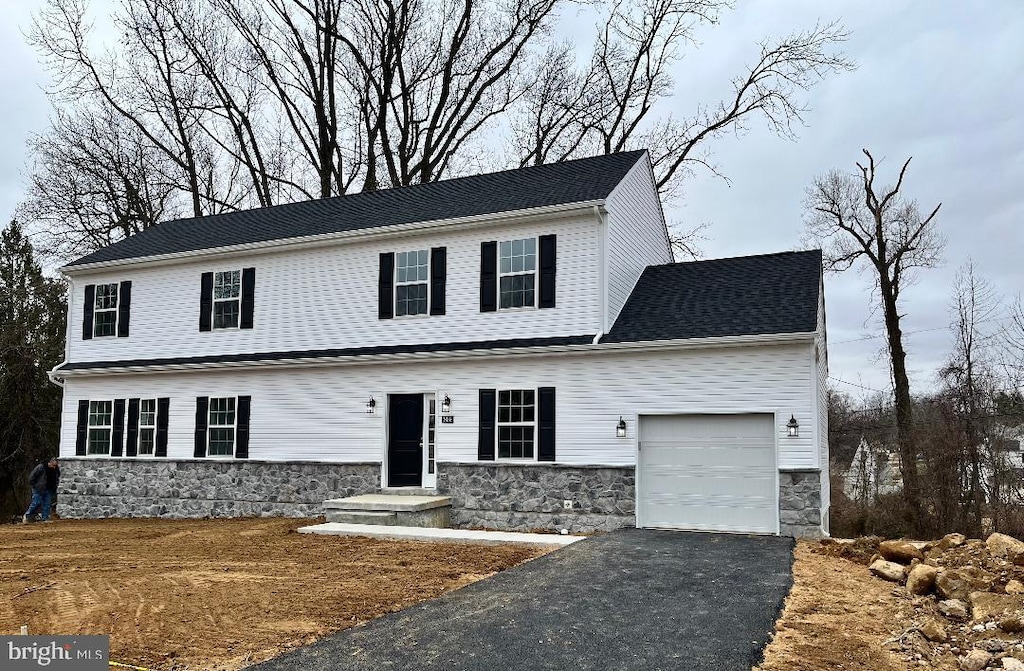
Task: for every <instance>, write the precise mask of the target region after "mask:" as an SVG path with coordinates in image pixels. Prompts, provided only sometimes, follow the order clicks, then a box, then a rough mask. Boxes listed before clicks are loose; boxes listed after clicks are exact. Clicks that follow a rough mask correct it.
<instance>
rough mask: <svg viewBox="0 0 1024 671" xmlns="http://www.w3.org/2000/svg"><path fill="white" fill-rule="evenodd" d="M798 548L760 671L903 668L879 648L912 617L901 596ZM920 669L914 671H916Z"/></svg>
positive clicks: (847, 566)
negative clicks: (783, 604) (790, 581)
mask: <svg viewBox="0 0 1024 671" xmlns="http://www.w3.org/2000/svg"><path fill="white" fill-rule="evenodd" d="M817 547H818V544H817V543H812V542H800V543H798V544H797V546H796V563H795V564H794V566H793V590H792V591H791V592H790V595H789V597H787V599H786V608H785V610H784V611H783V614H782V618H780V619H779V621H778V622H776V623H775V630H776V631H775V638H774V639H773V640H772V642H771V643H770V644H769V645H768V648H767V650H765V658H764V663H763V664H761V666H760V667H757V668H758V669H760V670H761V671H833V670H835V669H841V670H843V671H854V670H857V671H898V670H899V671H902V670H903V669H906V668H908V667H907V665H906V664H905V663H904V662H903V661H902V660H901V659H900V658H899V657H898V656H897V655H895V654H893V653H891V652H889V651H888V650H886V649H885V647H884V646H883V643H884V642H885V641H886V640H888V639H889V638H890V637H892V636H894V635H897V634H899V633H900V632H901V631H902V630H903V629H904V628H905V627H906V626H907V625H906V623H907V622H908V621H909V620H910V619H911V618H912V617H913V610H914V609H913V606H912V604H911V600H910V598H909V597H908V596H906V594H905V592H902V591H901V590H899V589H896V588H895V586H894V585H893V584H891V583H885V582H882V581H880V580H878V579H877V578H875V577H874V576H872V575H871V574H870V573H869V572H868V569H867V567H866V566H862V565H859V564H856V563H854V562H851V561H848V560H847V559H842V558H839V557H835V556H827V555H824V554H821V553H820V552H818V551H816V550H817ZM915 668H919V667H915Z"/></svg>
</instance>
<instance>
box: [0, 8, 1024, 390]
mask: <svg viewBox="0 0 1024 671" xmlns="http://www.w3.org/2000/svg"><path fill="white" fill-rule="evenodd" d="M39 4H40V3H39V2H38V0H0V91H2V94H0V95H2V99H0V103H2V104H0V218H2V220H3V221H7V220H9V219H10V217H11V215H12V213H13V211H14V208H15V206H16V204H17V202H18V200H19V199H20V197H21V193H22V189H23V187H24V183H23V175H24V171H25V162H26V152H25V141H26V138H27V137H28V135H29V134H30V133H32V132H38V131H42V130H43V129H44V128H45V124H46V120H47V115H48V113H49V107H48V102H47V100H46V97H45V96H44V94H43V87H44V86H45V84H46V82H45V79H44V78H43V75H42V73H41V71H40V68H39V66H38V64H37V62H36V54H35V53H34V52H33V51H32V50H31V49H30V48H29V47H28V46H26V45H25V42H24V38H23V32H24V31H25V30H26V29H27V26H28V22H29V17H30V13H31V12H32V11H33V10H34V9H35V8H37V7H38V6H39ZM94 4H95V3H94ZM836 18H838V19H841V20H842V21H843V22H844V24H845V25H846V27H847V28H849V29H850V30H851V31H852V36H851V39H850V41H849V42H848V43H847V45H846V47H845V51H846V53H847V54H848V55H849V56H850V57H851V58H853V59H854V60H855V61H856V62H857V63H858V66H859V67H858V69H857V70H856V71H855V72H851V73H845V74H841V75H838V76H835V77H833V78H831V79H830V80H828V81H826V82H825V83H824V84H822V85H820V86H819V87H817V88H815V89H814V90H812V91H811V92H810V94H809V95H808V99H807V102H808V103H809V105H810V107H811V111H810V112H809V113H808V114H807V115H806V121H807V124H808V125H807V127H806V128H802V129H800V130H799V139H798V140H797V141H788V140H783V139H780V138H778V137H776V136H774V135H773V134H771V133H770V132H768V131H767V129H765V128H762V127H759V126H754V127H753V128H752V129H751V131H750V132H749V133H747V134H745V135H743V136H741V137H736V138H728V139H727V140H726V141H724V142H720V143H718V144H716V145H715V146H714V153H715V160H716V162H717V164H718V166H719V167H720V168H721V170H722V171H723V172H724V173H725V174H726V175H727V176H728V177H729V178H730V180H731V183H729V184H726V183H725V182H724V181H722V180H720V179H718V178H714V177H711V176H699V177H697V178H696V179H694V180H691V181H690V182H688V183H687V184H686V185H685V187H684V194H683V197H682V198H681V199H680V200H679V202H677V203H674V204H673V205H672V206H671V207H669V208H668V211H667V215H668V217H669V218H670V219H672V220H674V221H680V222H684V223H685V224H687V225H693V224H695V223H700V222H709V223H710V224H711V226H710V228H709V230H708V232H707V236H708V238H709V239H708V240H706V241H705V242H704V243H703V245H702V246H703V249H704V251H705V255H706V256H707V257H709V258H711V257H721V256H736V255H743V254H759V253H765V252H774V251H781V250H787V249H795V248H798V247H800V246H801V245H802V233H803V222H802V219H803V208H802V200H803V193H804V189H805V187H806V186H807V185H808V184H810V183H811V181H812V180H813V178H814V176H815V175H816V174H819V173H821V172H824V171H827V170H829V169H831V168H843V169H851V170H852V169H853V168H854V162H855V161H857V160H859V159H860V158H861V154H860V150H861V148H862V147H866V148H868V149H870V150H871V151H872V152H873V153H874V154H875V156H876V159H877V158H882V159H884V161H883V162H882V169H883V171H885V172H886V173H887V174H891V175H893V176H894V175H895V172H894V171H897V170H898V169H899V165H900V164H901V163H902V161H903V160H905V159H906V158H907V157H910V156H913V157H914V161H913V163H912V164H911V169H910V171H909V176H908V178H907V180H906V183H905V192H906V193H907V194H908V195H911V196H913V197H914V198H916V199H917V200H918V201H919V202H920V203H921V205H922V208H929V209H930V208H931V207H933V206H934V205H935V204H937V203H939V202H941V203H942V210H941V213H940V216H939V225H940V228H941V230H942V232H943V234H944V235H945V237H946V238H947V240H948V245H947V248H946V252H945V262H944V264H943V266H942V267H941V268H937V269H934V270H928V271H923V272H922V274H921V281H920V282H919V283H918V284H917V286H915V287H914V288H912V289H910V290H908V291H907V292H906V294H905V297H904V298H905V302H904V305H903V311H904V312H905V313H906V319H905V323H904V331H905V332H907V333H908V335H907V347H908V350H909V355H908V366H909V368H910V373H911V381H912V384H913V385H914V387H915V388H916V389H917V390H918V391H924V390H926V389H928V388H930V387H931V386H932V385H934V383H935V370H936V369H937V368H938V366H939V365H941V362H942V360H943V359H944V357H945V356H946V353H947V352H948V349H949V342H950V336H949V332H948V330H947V325H948V323H949V308H948V306H949V293H950V287H951V285H952V281H953V277H954V275H955V273H956V270H957V268H958V267H959V266H960V265H961V264H963V263H964V262H966V261H967V260H968V258H973V259H974V261H975V262H976V263H977V266H978V269H979V270H980V272H981V274H983V275H984V276H985V277H986V278H988V279H989V280H990V281H991V282H992V283H993V284H994V285H995V286H996V288H997V289H998V290H999V291H1001V292H1002V293H1003V294H1005V295H1007V296H1012V295H1016V294H1017V293H1019V292H1021V291H1022V290H1024V269H1022V268H1024V263H1022V258H1021V257H1022V253H1024V229H1022V227H1021V224H1024V121H1022V118H1024V115H1022V113H1021V110H1022V109H1024V46H1022V44H1024V43H1022V36H1024V3H1022V2H1020V1H1019V0H985V1H976V2H967V1H961V2H955V1H953V0H942V1H940V0H935V1H932V0H918V1H911V0H905V1H898V0H896V1H894V0H885V1H884V2H883V1H881V0H875V1H868V2H865V1H864V0H830V1H829V2H820V0H754V1H751V2H741V3H740V6H739V8H738V9H736V10H735V11H732V12H729V13H727V14H725V15H724V17H723V21H722V22H721V24H720V25H719V26H715V27H713V28H710V29H707V30H704V31H702V32H701V34H700V38H701V42H702V44H701V46H700V48H699V49H698V50H696V51H691V52H689V53H688V54H687V56H686V57H685V58H684V60H683V61H682V62H681V63H680V64H679V65H678V67H677V84H678V86H677V91H678V92H677V94H676V96H675V97H674V99H673V100H672V101H670V103H669V104H670V106H671V107H672V108H673V109H678V112H679V113H686V112H687V111H688V110H690V109H692V105H693V104H694V102H695V101H703V102H708V103H710V102H714V101H715V100H717V99H719V98H720V97H721V96H723V95H726V94H727V92H728V86H729V80H730V78H731V77H732V76H734V75H736V74H737V73H739V72H740V71H741V70H742V68H743V66H744V64H745V63H749V62H750V61H751V59H753V58H754V57H755V56H756V54H757V42H758V40H760V39H761V38H764V37H772V36H779V35H783V34H785V33H788V32H790V31H791V30H793V29H794V28H798V27H810V26H813V24H814V23H815V21H817V20H819V19H820V20H823V21H828V20H832V19H836ZM585 29H586V27H585V26H580V30H581V34H582V33H584V32H585ZM572 32H575V31H572ZM871 286H872V284H871V280H870V276H868V275H866V274H862V275H858V274H857V273H855V272H848V273H845V274H843V275H830V276H828V277H826V280H825V292H826V293H825V295H826V301H827V313H828V337H829V362H830V373H831V375H832V377H833V378H836V379H838V380H845V381H846V382H849V383H854V384H858V385H862V386H863V387H868V388H874V389H888V388H889V373H888V366H887V365H886V363H885V361H886V360H885V357H884V356H879V354H880V352H881V348H882V346H883V340H882V339H881V338H873V337H871V336H874V335H877V334H878V333H880V331H881V326H880V323H879V320H878V318H877V315H874V314H873V313H872V312H871V309H870V305H871V303H870V297H869V294H870V288H871ZM780 307H781V306H780ZM865 337H867V338H866V339H865ZM836 385H837V387H838V388H841V389H844V390H845V391H849V392H851V393H854V394H855V395H859V394H861V393H864V392H863V390H861V389H860V388H859V387H855V386H848V385H845V384H842V383H838V382H836Z"/></svg>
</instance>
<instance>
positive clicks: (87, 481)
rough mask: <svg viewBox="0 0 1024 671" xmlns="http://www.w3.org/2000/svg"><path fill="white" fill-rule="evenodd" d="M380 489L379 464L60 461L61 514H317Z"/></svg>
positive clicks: (147, 515)
mask: <svg viewBox="0 0 1024 671" xmlns="http://www.w3.org/2000/svg"><path fill="white" fill-rule="evenodd" d="M377 491H380V464H379V463H359V464H325V463H316V462H299V461H288V462H280V461H217V460H213V459H209V460H203V461H190V460H181V461H178V460H165V459H159V460H157V459H147V460H142V459H132V460H128V459H62V460H61V482H60V490H59V494H58V504H59V508H58V513H59V514H60V516H61V517H259V516H262V517H270V516H278V517H317V516H318V515H323V502H324V500H325V499H335V498H341V497H345V496H354V495H356V494H369V493H373V492H377Z"/></svg>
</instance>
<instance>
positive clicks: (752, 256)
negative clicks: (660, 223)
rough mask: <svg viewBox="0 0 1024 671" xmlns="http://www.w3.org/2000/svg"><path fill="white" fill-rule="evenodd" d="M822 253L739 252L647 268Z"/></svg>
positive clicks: (819, 250)
mask: <svg viewBox="0 0 1024 671" xmlns="http://www.w3.org/2000/svg"><path fill="white" fill-rule="evenodd" d="M815 253H817V254H819V255H820V254H821V249H818V248H814V249H790V250H786V251H782V252H765V253H762V254H738V255H736V256H718V257H715V258H713V259H691V260H689V261H673V262H671V263H659V264H656V265H651V266H647V268H645V270H652V269H654V268H669V267H674V266H683V265H700V264H705V263H719V262H721V261H740V260H746V259H761V258H767V257H770V256H788V255H798V254H815Z"/></svg>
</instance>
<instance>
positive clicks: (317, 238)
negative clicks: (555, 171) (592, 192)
mask: <svg viewBox="0 0 1024 671" xmlns="http://www.w3.org/2000/svg"><path fill="white" fill-rule="evenodd" d="M603 204H604V200H587V201H581V202H576V203H565V204H562V205H548V206H545V207H533V208H529V209H525V210H513V211H510V212H497V213H492V214H477V215H473V216H469V217H456V218H451V219H435V220H433V221H417V222H412V223H408V224H395V225H393V226H381V227H376V228H361V229H356V230H353V231H338V232H334V233H323V234H320V235H305V236H301V237H295V238H283V239H278V240H264V241H260V242H247V243H244V244H238V245H228V246H224V247H214V248H211V249H197V250H189V251H183V252H172V253H169V254H156V255H153V256H146V257H141V258H140V257H134V258H130V259H115V260H112V261H97V262H94V263H84V264H81V265H67V266H63V267H61V268H60V269H59V270H60V271H61V272H62V273H64V274H65V275H71V274H84V273H88V272H94V271H100V270H106V269H108V268H116V267H119V266H132V267H133V268H147V267H152V266H162V265H170V264H173V263H179V262H181V261H182V260H189V261H191V260H198V259H206V258H219V257H224V256H235V255H240V254H253V253H257V254H263V253H267V252H273V251H280V250H282V249H289V250H291V249H304V248H307V247H319V246H324V245H331V244H344V243H347V242H353V241H357V242H363V241H365V240H375V239H378V238H385V237H393V236H397V235H403V234H408V233H410V232H419V231H430V230H433V229H435V228H445V229H447V230H462V229H466V228H476V227H479V226H488V225H494V224H503V223H520V222H523V223H525V222H529V221H531V220H533V219H539V218H545V219H550V217H551V216H552V215H561V216H566V215H570V214H572V213H573V212H580V213H583V212H587V211H590V210H591V209H592V208H594V207H599V206H601V205H603Z"/></svg>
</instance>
